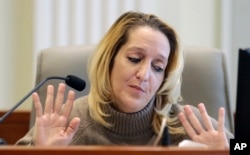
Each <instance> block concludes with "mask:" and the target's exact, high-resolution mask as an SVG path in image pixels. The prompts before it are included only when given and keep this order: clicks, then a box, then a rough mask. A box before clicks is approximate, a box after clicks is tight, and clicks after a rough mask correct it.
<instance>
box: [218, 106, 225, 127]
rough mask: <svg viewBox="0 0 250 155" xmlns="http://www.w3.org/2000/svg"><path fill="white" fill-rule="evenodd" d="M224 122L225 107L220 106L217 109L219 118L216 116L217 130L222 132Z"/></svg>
mask: <svg viewBox="0 0 250 155" xmlns="http://www.w3.org/2000/svg"><path fill="white" fill-rule="evenodd" d="M224 124H225V109H224V108H220V109H219V118H218V131H219V132H224V130H225V128H224Z"/></svg>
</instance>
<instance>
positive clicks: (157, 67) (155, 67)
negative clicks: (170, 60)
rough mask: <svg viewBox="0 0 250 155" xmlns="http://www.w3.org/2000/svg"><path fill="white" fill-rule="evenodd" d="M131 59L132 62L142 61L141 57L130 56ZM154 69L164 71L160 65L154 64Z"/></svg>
mask: <svg viewBox="0 0 250 155" xmlns="http://www.w3.org/2000/svg"><path fill="white" fill-rule="evenodd" d="M128 59H129V61H131V62H132V63H138V62H140V61H141V59H140V58H133V57H128ZM153 68H154V70H155V71H156V72H163V68H161V67H159V66H153Z"/></svg>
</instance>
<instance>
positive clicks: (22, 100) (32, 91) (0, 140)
mask: <svg viewBox="0 0 250 155" xmlns="http://www.w3.org/2000/svg"><path fill="white" fill-rule="evenodd" d="M51 79H59V80H67V79H68V77H66V78H65V77H59V76H52V77H48V78H46V79H45V80H43V81H41V82H40V83H39V84H38V85H37V86H36V87H35V88H34V89H33V90H31V91H30V92H29V93H28V94H27V95H26V96H24V97H23V98H22V99H21V100H20V101H19V102H18V103H17V104H16V105H15V106H14V107H12V108H11V109H10V110H9V111H8V112H6V113H5V114H4V115H3V116H2V117H1V118H0V123H2V122H3V121H4V120H5V119H6V118H7V117H8V116H9V115H10V114H11V113H12V112H13V111H14V110H15V109H16V108H17V107H19V106H20V105H21V104H22V103H23V102H24V101H25V100H26V99H27V98H28V97H29V96H30V95H32V93H34V92H35V91H37V90H38V89H39V88H40V87H41V86H42V85H43V84H44V83H45V82H47V81H48V80H51ZM6 144H7V142H6V141H5V140H4V139H3V138H0V145H6Z"/></svg>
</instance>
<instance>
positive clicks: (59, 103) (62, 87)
mask: <svg viewBox="0 0 250 155" xmlns="http://www.w3.org/2000/svg"><path fill="white" fill-rule="evenodd" d="M65 88H66V87H65V84H63V83H60V84H59V86H58V90H57V95H56V101H55V108H54V112H55V113H57V114H60V112H61V108H62V104H63V100H64V93H65Z"/></svg>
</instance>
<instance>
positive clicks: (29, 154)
mask: <svg viewBox="0 0 250 155" xmlns="http://www.w3.org/2000/svg"><path fill="white" fill-rule="evenodd" d="M0 154H1V155H20V154H26V155H33V154H35V155H45V154H46V155H71V154H74V155H117V154H119V155H229V150H216V149H204V148H178V147H153V146H68V147H37V146H35V147H27V146H3V147H0Z"/></svg>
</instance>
